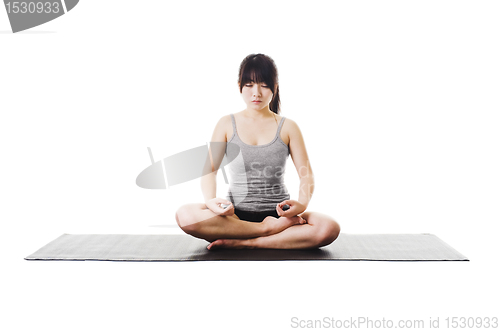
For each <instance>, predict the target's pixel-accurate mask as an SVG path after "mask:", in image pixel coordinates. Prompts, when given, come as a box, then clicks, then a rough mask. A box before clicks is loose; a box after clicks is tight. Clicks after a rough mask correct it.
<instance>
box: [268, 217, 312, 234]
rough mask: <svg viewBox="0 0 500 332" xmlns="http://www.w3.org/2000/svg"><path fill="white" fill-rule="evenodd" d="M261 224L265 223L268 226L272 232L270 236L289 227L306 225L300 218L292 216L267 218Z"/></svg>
mask: <svg viewBox="0 0 500 332" xmlns="http://www.w3.org/2000/svg"><path fill="white" fill-rule="evenodd" d="M262 222H263V223H266V224H267V225H268V226H269V228H270V229H271V230H272V234H275V233H279V232H281V231H283V230H285V229H287V228H288V227H290V226H294V225H302V224H306V223H307V221H306V220H305V219H304V218H302V217H300V216H294V217H291V218H289V217H279V218H275V217H272V216H268V217H266V218H265V219H264V220H263V221H262Z"/></svg>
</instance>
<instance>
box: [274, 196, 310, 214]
mask: <svg viewBox="0 0 500 332" xmlns="http://www.w3.org/2000/svg"><path fill="white" fill-rule="evenodd" d="M285 204H286V205H288V206H289V207H290V208H289V209H288V210H286V211H283V206H285ZM306 208H307V207H306V206H305V205H304V204H302V203H300V202H298V201H295V200H293V199H287V200H286V201H283V202H281V203H278V205H276V212H278V215H279V216H280V217H288V218H290V217H294V216H296V215H299V214H301V213H302V212H304V211H305V210H306Z"/></svg>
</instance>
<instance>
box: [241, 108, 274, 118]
mask: <svg viewBox="0 0 500 332" xmlns="http://www.w3.org/2000/svg"><path fill="white" fill-rule="evenodd" d="M242 113H243V115H244V116H245V117H247V118H250V119H253V120H265V119H269V118H274V116H275V115H274V112H272V111H271V110H270V109H269V106H266V107H264V108H263V109H260V110H255V109H248V108H247V109H245V110H244V111H243V112H242Z"/></svg>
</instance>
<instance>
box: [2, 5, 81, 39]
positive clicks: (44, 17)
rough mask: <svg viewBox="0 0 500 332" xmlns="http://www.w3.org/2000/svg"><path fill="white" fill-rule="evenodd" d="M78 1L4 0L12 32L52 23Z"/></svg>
mask: <svg viewBox="0 0 500 332" xmlns="http://www.w3.org/2000/svg"><path fill="white" fill-rule="evenodd" d="M78 1H79V0H55V1H54V0H44V1H41V0H26V1H22V0H21V1H12V0H4V1H3V2H4V4H5V9H6V10H7V15H8V16H9V21H10V26H11V28H12V32H14V33H16V32H19V31H23V30H27V29H30V28H33V27H36V26H38V25H41V24H44V23H47V22H49V21H52V20H53V19H55V18H58V17H59V16H62V15H64V14H66V13H67V12H69V11H70V10H71V9H73V8H75V6H76V4H77V3H78Z"/></svg>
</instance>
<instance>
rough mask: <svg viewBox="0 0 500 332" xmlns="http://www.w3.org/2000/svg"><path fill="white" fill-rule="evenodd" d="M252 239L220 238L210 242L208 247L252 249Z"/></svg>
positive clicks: (210, 248)
mask: <svg viewBox="0 0 500 332" xmlns="http://www.w3.org/2000/svg"><path fill="white" fill-rule="evenodd" d="M249 240H250V239H243V240H240V239H219V240H215V241H214V242H212V243H210V244H209V245H208V247H207V249H208V250H212V249H214V248H233V249H244V248H247V249H251V248H254V247H253V246H252V245H251V241H249Z"/></svg>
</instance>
